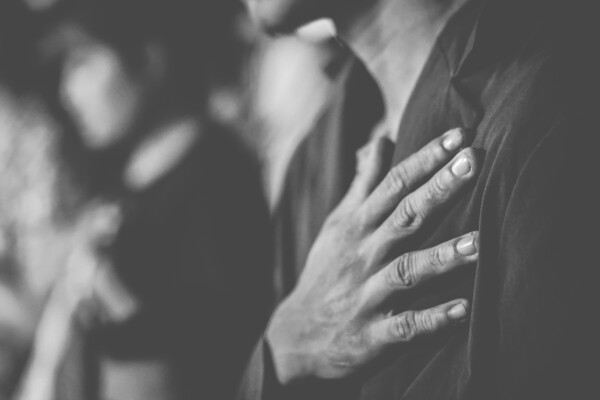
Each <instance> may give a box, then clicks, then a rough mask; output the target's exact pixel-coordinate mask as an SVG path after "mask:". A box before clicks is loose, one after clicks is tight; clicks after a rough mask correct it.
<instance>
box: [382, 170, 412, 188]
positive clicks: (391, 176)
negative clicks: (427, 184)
mask: <svg viewBox="0 0 600 400" xmlns="http://www.w3.org/2000/svg"><path fill="white" fill-rule="evenodd" d="M385 185H386V189H387V190H388V191H389V192H391V193H402V192H403V191H404V190H406V188H407V186H408V180H407V179H406V170H405V168H404V167H403V166H402V165H398V166H397V167H394V168H392V170H391V171H390V172H389V173H388V176H387V178H386V180H385Z"/></svg>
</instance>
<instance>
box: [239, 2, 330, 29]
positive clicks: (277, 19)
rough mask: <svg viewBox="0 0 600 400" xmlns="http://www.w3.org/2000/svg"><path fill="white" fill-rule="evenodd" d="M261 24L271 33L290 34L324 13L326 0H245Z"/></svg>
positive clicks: (253, 15) (255, 18)
mask: <svg viewBox="0 0 600 400" xmlns="http://www.w3.org/2000/svg"><path fill="white" fill-rule="evenodd" d="M245 2H246V4H247V5H248V8H249V10H250V13H251V15H252V17H253V18H254V20H255V21H256V22H257V23H258V24H259V26H260V27H261V28H262V29H263V30H264V31H265V32H267V33H270V34H289V33H293V32H295V31H296V29H298V28H299V27H301V26H303V25H305V24H306V23H308V22H311V21H314V20H315V19H318V18H320V17H323V16H325V15H324V12H323V11H324V7H323V3H325V0H317V1H311V0H245Z"/></svg>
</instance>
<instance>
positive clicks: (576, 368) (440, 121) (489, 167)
mask: <svg viewBox="0 0 600 400" xmlns="http://www.w3.org/2000/svg"><path fill="white" fill-rule="evenodd" d="M247 3H248V4H249V8H250V10H251V11H252V13H253V14H254V15H255V17H256V18H257V20H258V21H259V22H260V23H262V25H263V26H264V27H265V29H267V30H268V31H270V32H288V33H289V32H293V31H295V30H296V29H297V28H298V27H300V26H301V25H302V24H304V23H307V22H310V21H312V20H314V19H317V18H322V17H328V18H332V19H333V21H334V22H335V24H336V26H337V28H338V33H339V38H340V40H342V41H344V42H345V43H347V44H348V46H349V47H350V48H351V50H352V51H354V52H355V53H356V54H357V55H358V57H359V58H360V59H361V60H362V61H363V62H364V63H365V65H366V67H367V68H368V73H369V74H370V75H371V76H372V77H373V78H374V79H375V81H376V84H377V86H378V89H379V90H380V91H381V94H382V96H383V105H381V107H380V108H379V111H380V112H381V114H382V117H381V118H380V119H381V123H382V126H383V129H382V130H381V131H380V132H383V133H385V134H386V136H388V137H389V138H391V139H392V140H393V141H395V142H396V143H395V146H394V147H395V148H393V149H392V152H393V153H394V155H393V159H392V161H391V162H390V163H389V164H384V167H383V168H384V170H389V169H390V168H391V172H390V174H391V175H392V176H393V175H394V174H396V175H395V177H396V178H397V179H396V181H395V182H394V181H391V183H390V187H391V188H394V187H395V188H396V189H397V190H398V191H406V187H407V186H411V183H412V181H413V179H414V178H413V177H412V176H411V172H413V173H414V171H410V170H409V169H408V168H407V167H406V164H408V163H410V162H411V160H414V157H415V156H414V155H413V156H411V153H414V152H415V151H417V149H419V148H420V147H421V146H423V145H424V144H425V143H427V142H428V141H430V140H431V139H432V138H434V137H436V136H437V135H439V134H440V133H442V132H443V131H445V130H447V129H449V128H451V127H453V126H462V127H465V128H466V129H467V132H468V133H469V138H468V139H467V137H464V140H465V142H467V143H470V142H471V141H472V143H473V147H474V148H475V149H477V150H478V154H479V157H478V158H479V160H478V161H479V162H480V169H481V171H480V174H479V177H478V178H477V179H476V182H475V184H474V185H473V186H472V187H470V188H469V190H468V191H467V192H466V195H465V196H464V197H463V198H458V199H456V200H453V201H451V202H450V204H448V205H447V206H446V207H444V208H443V212H441V213H438V215H436V217H435V218H432V219H430V220H429V221H428V223H427V224H426V225H425V226H424V227H420V228H421V229H419V233H418V235H417V236H416V238H414V242H413V243H412V245H413V246H414V247H413V249H417V250H418V249H421V250H422V249H426V248H428V247H430V246H432V245H435V244H437V243H440V242H441V241H443V240H448V239H450V238H452V237H455V236H456V235H457V234H460V233H462V232H464V231H469V230H478V231H479V232H480V242H479V246H478V247H477V252H478V260H477V265H476V270H475V274H472V273H470V272H468V270H465V271H464V272H463V273H462V274H454V275H446V276H445V277H444V278H443V279H441V280H438V282H436V284H432V285H429V286H428V287H426V288H423V289H422V290H417V291H416V292H414V291H412V292H410V291H409V293H411V294H408V293H406V294H405V295H404V296H402V295H399V296H397V297H396V298H393V299H391V301H389V302H388V303H385V305H384V306H383V307H381V308H382V309H379V310H378V312H381V313H382V314H384V315H389V314H390V313H391V314H396V313H399V314H398V315H399V316H402V313H403V312H409V315H410V316H411V317H407V318H398V319H397V320H398V321H400V322H398V323H397V324H396V325H393V324H391V325H388V326H389V327H390V328H389V329H390V331H388V335H390V336H392V338H390V337H389V336H388V337H386V339H387V340H384V343H383V344H382V343H381V341H382V340H381V338H380V337H377V338H374V337H373V335H374V334H373V330H372V329H373V328H371V326H370V325H369V324H368V321H370V320H371V318H374V319H375V320H376V321H378V318H382V317H380V316H379V314H378V313H377V311H373V310H372V309H368V310H367V311H365V309H364V308H361V307H360V305H361V304H363V303H364V302H365V301H366V300H365V297H366V295H365V294H364V293H365V292H368V288H369V287H370V285H371V284H372V283H371V282H372V281H373V280H377V276H381V273H380V272H377V271H379V270H380V269H381V266H380V265H377V267H376V268H373V266H372V259H371V258H370V257H369V255H370V254H371V253H370V252H369V249H370V248H371V247H373V246H375V247H376V245H374V243H373V242H371V243H367V244H365V243H364V242H362V241H361V240H360V239H356V237H355V235H356V230H358V231H359V232H362V231H361V228H362V229H365V228H364V225H365V221H364V212H365V208H371V207H374V202H373V201H370V198H369V197H367V200H366V201H365V202H364V203H361V202H358V203H359V206H356V205H355V207H357V208H354V209H353V206H352V204H353V201H354V204H356V203H357V200H356V199H352V200H353V201H352V200H349V199H348V196H346V197H341V196H340V197H338V198H337V199H336V200H339V199H340V198H342V200H341V203H340V204H339V205H338V206H337V207H336V206H335V201H333V202H332V201H331V200H330V199H329V198H328V196H329V195H330V194H332V193H333V194H334V196H335V194H336V190H337V189H338V188H340V187H341V189H339V193H344V192H345V191H346V190H347V189H348V187H350V191H351V192H352V191H354V190H356V188H355V187H356V186H360V185H358V184H357V183H356V181H354V182H352V183H351V180H347V181H346V182H344V179H343V178H341V177H342V176H344V175H343V173H346V174H350V175H351V172H352V171H351V170H348V169H346V168H347V167H346V168H343V169H342V171H341V172H342V173H338V174H337V175H336V174H335V173H334V175H333V178H331V177H330V175H328V172H329V171H330V170H332V171H336V170H335V167H337V166H339V165H340V164H338V163H336V162H331V161H330V158H329V157H330V156H331V151H332V149H336V150H337V151H338V152H340V153H341V154H346V156H347V157H349V156H350V155H351V152H347V153H345V152H344V149H343V148H341V147H335V145H331V146H325V145H324V143H326V142H324V141H325V140H326V139H324V138H335V137H341V136H343V135H344V133H345V132H344V131H343V130H342V131H341V133H340V132H339V131H338V127H339V121H343V122H347V121H365V120H368V119H369V118H370V117H371V116H372V114H370V111H371V106H373V104H372V103H371V102H372V101H373V97H371V96H365V97H366V99H365V101H363V102H361V101H360V100H357V101H356V106H355V107H352V108H344V107H340V108H338V109H335V110H334V111H333V112H332V114H331V115H328V116H326V118H325V121H333V123H332V124H331V125H328V124H325V125H324V126H322V127H321V128H322V129H323V131H322V132H318V133H320V134H321V135H320V137H319V135H315V136H312V137H308V138H307V140H306V141H305V142H304V144H303V147H301V148H300V149H299V151H298V152H297V153H296V155H295V158H296V159H297V160H298V161H297V162H296V163H293V164H292V166H291V167H290V170H289V173H288V181H287V182H286V189H284V190H285V191H286V192H287V193H289V197H286V194H285V193H284V197H283V198H282V202H281V203H280V207H281V209H282V210H284V218H287V221H286V220H285V219H284V220H283V221H284V223H283V224H282V226H284V227H288V229H289V227H291V230H282V231H281V235H280V236H278V238H281V239H280V241H281V243H279V245H278V246H277V248H278V249H280V251H281V253H282V254H284V256H285V257H287V258H286V260H285V261H284V262H280V263H278V264H277V265H276V268H277V271H276V276H277V277H284V279H283V280H284V281H285V282H286V284H285V285H284V286H283V287H284V288H285V290H284V292H283V295H284V296H287V297H286V298H285V299H284V300H283V301H282V303H281V304H280V305H279V306H278V308H277V310H276V311H275V312H274V314H273V315H272V317H271V320H270V322H269V326H268V328H267V330H266V332H265V335H264V340H263V341H262V342H261V343H259V345H258V346H257V348H256V352H255V354H254V356H253V359H252V362H251V363H250V365H249V367H248V370H247V373H246V379H245V381H244V385H243V386H242V388H241V391H240V398H242V399H263V400H265V399H287V398H290V399H295V398H311V399H316V398H357V399H358V398H360V399H482V398H486V399H487V398H492V399H521V398H522V399H526V398H536V399H537V398H556V399H562V398H574V397H576V398H588V397H594V396H596V397H597V392H598V390H597V387H596V386H597V385H595V371H596V368H595V367H593V365H595V360H596V359H597V357H598V354H599V348H598V340H597V337H598V330H597V327H596V325H597V323H596V320H595V318H594V317H593V316H592V315H594V310H595V307H596V304H598V297H597V290H596V289H595V287H594V283H595V282H597V280H598V279H597V278H598V275H597V272H596V271H597V270H596V269H595V268H590V266H591V265H594V263H595V261H594V260H595V257H594V256H593V254H592V249H593V247H594V245H593V242H594V239H595V236H596V235H595V234H594V233H593V232H594V231H595V226H596V225H597V222H598V218H597V205H596V202H595V201H592V200H591V199H592V198H594V200H595V199H596V197H594V196H593V195H592V189H591V187H592V186H593V183H592V182H594V181H595V177H594V175H595V170H596V169H597V165H596V164H597V163H596V162H594V160H595V158H596V157H595V156H594V154H593V152H594V150H595V148H597V146H595V143H596V142H595V135H594V133H593V132H595V130H596V128H595V127H594V124H593V123H594V113H595V110H596V109H597V101H596V100H595V97H596V92H597V90H598V86H597V83H598V82H597V76H596V75H597V69H596V68H597V64H596V63H595V62H594V61H595V60H594V57H593V56H592V55H591V53H593V51H592V50H591V49H592V48H593V47H592V46H591V45H592V44H593V42H592V38H595V37H597V36H594V35H593V34H592V33H593V32H594V31H593V30H592V29H589V28H591V26H592V24H593V21H591V20H588V19H586V17H587V16H590V15H593V14H588V15H586V11H588V12H589V11H590V10H586V8H585V7H583V4H582V3H579V2H578V3H569V2H561V1H554V2H542V1H533V0H529V1H522V0H521V1H501V0H481V1H478V0H471V1H448V2H435V1H431V2H429V1H411V0H406V1H404V0H403V1H393V0H390V1H387V0H379V1H375V0H373V1H339V0H327V1H320V0H273V1H271V0H248V1H247ZM341 94H342V95H345V96H346V97H344V98H341V99H340V100H339V104H342V105H343V104H347V103H345V102H348V101H349V100H350V96H348V94H345V93H341ZM362 107H366V110H367V111H365V110H364V109H363V108H362ZM375 108H377V106H375ZM361 115H362V116H363V117H362V118H361V117H360V116H361ZM350 126H352V125H350ZM375 130H377V129H375ZM376 135H377V134H376V133H374V136H376ZM467 140H468V141H467ZM417 154H420V153H417ZM471 161H472V162H475V161H474V159H471ZM422 162H423V163H424V164H427V162H425V161H422ZM359 171H360V165H359ZM394 171H395V172H394ZM346 176H347V175H346ZM388 176H389V175H388ZM331 188H333V189H331ZM447 188H448V187H447V186H446V184H445V183H444V184H441V185H440V186H439V187H438V189H439V190H444V189H447ZM375 192H377V189H376V190H375ZM368 193H370V196H373V195H374V194H373V193H374V192H368ZM349 197H352V196H349ZM332 203H333V205H332ZM349 203H350V205H349ZM401 204H402V203H401ZM332 207H335V209H334V210H335V211H333V213H334V214H333V216H334V218H332V217H329V218H327V215H328V213H329V211H330V210H331V209H332ZM420 207H421V206H419V205H417V204H413V207H412V211H415V212H417V214H418V213H419V210H420ZM303 209H306V210H307V211H306V213H302V212H298V210H303ZM348 209H350V210H353V211H354V212H351V211H348ZM285 210H287V211H285ZM321 210H324V211H321ZM340 210H342V211H343V212H342V211H340ZM361 211H362V213H361ZM367 214H368V215H372V214H377V210H375V209H369V212H368V213H367ZM388 214H389V211H387V213H386V215H388ZM408 214H410V212H408ZM307 215H308V216H310V217H314V218H315V220H316V221H315V223H314V226H316V227H319V228H316V229H314V230H312V231H310V230H305V231H298V230H295V228H296V227H298V226H299V225H302V223H305V221H306V219H307V217H306V216H307ZM361 217H362V218H363V220H362V224H361V223H360V222H355V221H356V219H359V220H360V219H361ZM409 219H410V218H409ZM403 221H404V220H403V218H402V217H400V218H399V220H397V222H398V224H400V225H402V222H403ZM405 222H406V221H405ZM323 223H324V227H323V230H322V231H321V233H320V234H318V232H319V229H320V227H321V225H322V224H323ZM370 223H371V221H370V220H368V219H367V225H368V226H370ZM357 225H358V227H356V226H357ZM408 225H410V224H408ZM336 227H337V228H338V230H336ZM355 229H356V230H355ZM384 231H385V230H384ZM334 232H337V233H341V232H346V233H347V236H345V237H344V240H341V241H337V242H336V241H335V240H333V238H335V235H334ZM387 234H388V235H390V234H391V233H390V231H389V230H388V231H387ZM359 236H360V235H359ZM300 239H302V240H300ZM348 242H350V244H354V247H355V248H358V249H359V251H358V254H356V253H355V252H353V251H352V248H351V247H346V246H349V244H348ZM311 246H312V248H311ZM326 246H328V247H329V249H328V250H329V252H333V253H335V250H336V249H340V248H341V249H345V252H341V253H339V254H338V255H339V256H340V258H341V259H346V260H347V259H349V261H347V263H348V264H345V261H343V260H339V259H338V260H336V259H335V258H327V259H328V260H329V265H327V268H329V270H330V271H332V272H330V273H329V275H328V274H327V273H326V272H324V271H325V269H326V268H325V266H324V265H322V264H320V263H319V256H321V257H324V256H325V255H326V254H327V252H328V251H327V250H326V249H325V247H326ZM386 250H388V251H389V250H390V248H389V247H388V248H386ZM404 251H405V247H403V246H398V245H397V244H396V249H395V250H393V251H392V252H393V253H395V254H398V253H400V254H404ZM365 253H366V254H367V256H365V255H364V254H365ZM444 259H445V256H441V254H440V253H438V254H437V256H436V255H435V253H434V254H432V255H431V258H430V261H432V260H437V262H441V261H442V260H444ZM399 260H400V261H402V262H400V261H399V262H398V263H396V264H393V263H392V264H391V265H395V268H396V269H395V270H394V271H396V272H395V275H394V274H393V273H391V274H388V275H387V276H388V278H389V279H388V283H389V284H391V285H392V286H393V287H396V288H397V287H398V286H404V287H405V288H406V286H408V287H409V288H410V287H411V286H412V285H413V284H414V283H415V282H420V281H421V276H420V275H419V273H418V272H416V267H415V266H414V265H411V262H410V261H411V260H412V258H411V257H404V258H402V257H401V258H400V259H399ZM413 261H414V260H413ZM415 262H416V261H415ZM434 262H435V261H434ZM338 263H339V264H341V265H342V266H344V265H345V266H346V268H342V269H341V272H339V271H338V270H337V267H336V266H337V265H338ZM389 267H390V265H386V266H385V267H384V268H383V270H382V271H384V272H386V271H389ZM365 270H367V272H365ZM336 272H339V273H340V275H339V276H336V275H335V273H336ZM342 274H343V275H342ZM364 275H367V276H366V277H365V276H364ZM326 278H327V279H326ZM336 278H338V279H337V280H336ZM347 281H352V282H354V281H359V283H362V282H366V283H364V285H361V284H355V285H352V284H349V283H347ZM333 282H335V283H333ZM352 288H354V289H355V290H354V292H358V293H360V294H362V296H361V295H353V294H352V290H351V289H352ZM388 290H389V288H388ZM311 293H312V294H313V296H312V297H311V298H309V297H308V295H307V294H311ZM315 294H317V295H315ZM457 297H464V298H466V299H470V300H471V301H472V305H473V308H472V314H471V317H470V320H469V321H468V323H466V324H464V325H462V326H460V327H459V328H458V329H456V330H448V331H447V332H445V333H442V334H440V335H436V336H434V337H431V338H430V339H429V340H427V341H423V342H419V343H414V344H408V345H407V343H406V342H407V341H410V339H411V338H413V337H414V335H419V334H420V333H423V331H424V330H427V329H426V328H424V326H425V327H431V324H434V325H436V319H433V318H431V317H429V318H425V317H421V316H420V315H419V314H414V313H412V314H410V310H415V309H416V310H418V309H423V308H426V307H430V306H431V305H434V304H440V302H443V301H445V300H447V299H452V298H457ZM332 299H333V300H334V301H335V302H333V300H332ZM357 303H358V305H357ZM334 310H335V311H334ZM406 310H408V311H406ZM386 312H387V314H386ZM365 320H366V321H367V322H365ZM394 337H395V338H396V340H394V339H393V338H394ZM398 337H400V338H401V339H399V340H398V339H397V338H398ZM376 339H378V340H376ZM394 342H396V346H394V345H393V344H392V343H394ZM394 347H395V348H394Z"/></svg>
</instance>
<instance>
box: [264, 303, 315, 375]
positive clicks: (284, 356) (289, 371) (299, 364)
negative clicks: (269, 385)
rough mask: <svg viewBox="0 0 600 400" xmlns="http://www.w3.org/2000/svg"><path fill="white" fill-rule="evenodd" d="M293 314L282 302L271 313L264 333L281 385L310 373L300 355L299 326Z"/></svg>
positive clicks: (304, 358)
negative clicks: (271, 315)
mask: <svg viewBox="0 0 600 400" xmlns="http://www.w3.org/2000/svg"><path fill="white" fill-rule="evenodd" d="M293 315H294V314H293V313H292V312H289V311H288V310H286V307H285V306H284V304H282V305H281V306H280V307H278V308H277V310H276V311H275V313H274V314H273V317H272V318H271V321H270V322H269V324H268V326H267V330H266V333H265V340H266V341H267V344H268V345H269V348H270V350H271V355H272V357H273V368H274V371H275V374H276V376H277V380H278V381H279V383H280V384H281V385H283V386H286V385H289V384H292V383H294V382H297V381H299V380H302V379H304V378H306V377H308V376H309V375H310V374H309V372H308V371H309V368H308V367H307V365H308V363H307V362H306V356H303V355H302V352H301V349H302V345H301V342H300V340H299V339H298V330H297V328H298V327H299V326H298V324H297V321H295V318H294V316H293Z"/></svg>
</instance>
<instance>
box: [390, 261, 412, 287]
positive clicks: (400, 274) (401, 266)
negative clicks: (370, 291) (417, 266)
mask: <svg viewBox="0 0 600 400" xmlns="http://www.w3.org/2000/svg"><path fill="white" fill-rule="evenodd" d="M413 265H414V263H413V257H412V256H411V255H410V254H404V255H402V256H400V257H398V258H397V259H396V260H395V261H394V262H393V263H392V265H391V268H389V269H388V273H387V280H388V283H389V284H390V286H392V287H404V288H410V287H412V286H414V285H415V283H416V281H417V279H416V275H415V272H414V268H413Z"/></svg>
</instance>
